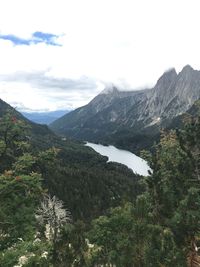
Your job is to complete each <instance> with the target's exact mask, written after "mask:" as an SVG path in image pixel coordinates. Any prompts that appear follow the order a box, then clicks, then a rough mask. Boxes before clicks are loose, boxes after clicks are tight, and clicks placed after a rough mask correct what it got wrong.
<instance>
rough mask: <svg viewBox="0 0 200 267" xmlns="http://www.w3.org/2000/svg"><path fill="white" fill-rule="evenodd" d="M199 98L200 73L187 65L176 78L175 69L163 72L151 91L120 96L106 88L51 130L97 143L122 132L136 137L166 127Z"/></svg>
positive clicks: (115, 90) (129, 92)
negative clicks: (127, 132) (161, 126)
mask: <svg viewBox="0 0 200 267" xmlns="http://www.w3.org/2000/svg"><path fill="white" fill-rule="evenodd" d="M199 98H200V71H197V70H194V69H193V68H192V67H190V66H189V65H187V66H185V67H184V68H183V70H182V71H181V72H180V73H178V74H177V73H176V71H175V69H171V70H169V71H167V72H165V73H164V74H163V75H162V76H161V77H160V78H159V80H158V81H157V83H156V85H155V86H154V88H152V89H146V90H140V91H127V92H123V91H120V90H118V89H117V88H115V87H113V88H107V89H106V90H104V91H103V92H102V93H101V94H99V95H98V96H97V97H95V98H94V99H93V100H92V101H91V102H90V103H89V104H88V105H86V106H84V107H81V108H79V109H77V110H75V111H73V112H71V113H69V114H67V115H65V116H63V117H62V118H60V119H58V120H57V121H55V122H54V123H53V124H52V125H51V128H52V129H53V130H54V131H56V132H57V133H59V134H64V135H70V136H72V137H75V138H79V139H87V140H91V141H101V140H102V138H103V139H104V137H105V136H110V135H113V134H115V135H116V133H117V132H120V131H124V130H125V129H126V130H128V131H130V130H131V131H132V133H136V132H137V133H138V132H141V131H143V130H145V129H147V128H148V127H152V126H156V127H159V126H160V125H166V124H167V123H168V122H170V121H171V120H172V119H173V118H174V117H176V116H178V115H180V114H182V113H184V112H186V111H187V110H188V109H189V108H190V107H191V106H192V105H193V103H194V102H195V101H196V100H198V99H199ZM145 131H146V130H145Z"/></svg>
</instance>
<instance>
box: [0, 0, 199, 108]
mask: <svg viewBox="0 0 200 267" xmlns="http://www.w3.org/2000/svg"><path fill="white" fill-rule="evenodd" d="M199 10H200V1H199V0H1V1H0V97H1V98H2V99H3V100H5V101H7V102H8V103H10V104H11V105H13V106H15V107H18V108H19V109H21V110H34V111H41V110H43V111H44V110H57V109H73V108H76V107H79V106H81V105H84V104H86V103H87V102H88V101H90V100H91V99H92V98H93V97H94V96H95V95H97V94H98V93H99V92H100V91H101V90H103V89H104V86H109V84H111V83H114V84H116V85H118V86H120V87H121V88H124V89H131V88H132V89H135V88H143V87H146V86H153V85H154V84H155V82H156V80H157V79H158V78H159V76H160V75H162V73H163V72H164V71H165V70H167V69H169V68H171V67H175V68H176V70H177V71H180V70H181V69H182V68H183V66H184V65H186V64H190V65H191V66H192V67H193V68H195V69H200V31H199V26H200V16H199Z"/></svg>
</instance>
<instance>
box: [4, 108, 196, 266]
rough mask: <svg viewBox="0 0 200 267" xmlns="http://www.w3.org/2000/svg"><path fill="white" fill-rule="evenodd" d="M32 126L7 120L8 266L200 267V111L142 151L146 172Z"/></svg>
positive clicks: (12, 118)
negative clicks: (136, 171) (134, 170)
mask: <svg viewBox="0 0 200 267" xmlns="http://www.w3.org/2000/svg"><path fill="white" fill-rule="evenodd" d="M33 128H34V127H33V125H32V126H31V125H30V124H29V123H27V121H24V120H23V119H21V118H18V117H16V116H15V115H13V114H12V112H11V113H10V112H9V113H6V114H5V115H4V116H2V117H1V120H0V160H1V166H0V172H1V175H0V205H1V210H0V266H2V267H13V266H15V267H19V266H25V267H28V266H29V267H34V266H41V267H47V266H48V267H50V266H52V267H68V266H69V267H95V266H115V267H161V266H162V267H172V266H176V267H184V266H188V267H193V266H199V264H200V257H199V255H198V250H199V245H200V236H199V231H200V212H199V210H200V187H199V179H200V115H199V114H198V112H195V114H193V115H189V114H188V115H187V116H185V117H184V126H183V127H182V128H181V129H177V130H163V131H162V132H161V136H160V141H159V143H158V144H157V145H155V146H154V149H152V151H151V152H148V151H143V152H142V155H143V157H144V158H146V159H147V160H148V162H149V165H150V167H151V169H152V172H151V173H149V176H147V177H140V176H136V175H134V174H133V173H132V172H131V171H130V170H129V169H128V168H126V167H124V166H122V165H120V164H114V163H109V164H107V163H106V158H104V157H100V156H98V155H97V154H96V153H95V152H93V151H92V149H89V148H85V147H84V146H83V145H81V144H79V143H75V142H73V141H70V140H66V141H63V140H61V139H59V138H57V137H56V136H54V135H53V134H51V133H49V132H48V134H49V138H48V139H44V137H43V136H44V134H41V135H37V134H36V132H37V131H36V130H34V129H33ZM41 129H43V128H41ZM41 131H42V130H41Z"/></svg>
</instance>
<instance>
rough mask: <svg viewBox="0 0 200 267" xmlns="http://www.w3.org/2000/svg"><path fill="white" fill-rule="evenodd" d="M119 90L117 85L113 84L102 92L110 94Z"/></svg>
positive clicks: (102, 93)
mask: <svg viewBox="0 0 200 267" xmlns="http://www.w3.org/2000/svg"><path fill="white" fill-rule="evenodd" d="M118 92H119V90H118V89H117V87H116V86H114V85H111V86H109V87H106V88H105V89H104V90H103V91H102V92H101V93H100V94H101V95H108V94H114V93H118Z"/></svg>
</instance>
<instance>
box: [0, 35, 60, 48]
mask: <svg viewBox="0 0 200 267" xmlns="http://www.w3.org/2000/svg"><path fill="white" fill-rule="evenodd" d="M58 37H59V36H58V35H55V34H51V33H44V32H39V31H38V32H34V33H33V34H32V37H31V38H30V39H24V38H20V37H17V36H16V35H13V34H6V35H4V34H0V39H3V40H9V41H11V42H12V43H13V44H14V45H32V44H39V43H45V44H47V45H53V46H61V45H60V44H58V43H57V42H56V39H57V38H58Z"/></svg>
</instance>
